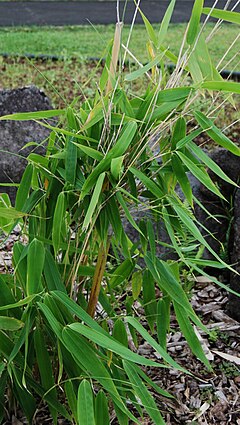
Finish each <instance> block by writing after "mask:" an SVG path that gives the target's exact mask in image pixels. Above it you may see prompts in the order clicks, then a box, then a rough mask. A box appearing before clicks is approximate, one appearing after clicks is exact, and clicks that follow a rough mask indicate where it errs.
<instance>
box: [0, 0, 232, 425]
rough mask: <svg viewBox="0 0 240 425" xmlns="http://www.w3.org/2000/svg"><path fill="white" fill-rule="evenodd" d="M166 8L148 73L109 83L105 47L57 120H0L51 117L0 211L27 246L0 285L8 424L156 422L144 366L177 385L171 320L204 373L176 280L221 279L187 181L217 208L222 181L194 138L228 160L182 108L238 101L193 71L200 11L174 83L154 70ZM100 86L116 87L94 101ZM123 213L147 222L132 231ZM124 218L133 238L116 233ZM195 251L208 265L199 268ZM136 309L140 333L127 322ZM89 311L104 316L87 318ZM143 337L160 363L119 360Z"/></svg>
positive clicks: (17, 249) (224, 141) (198, 8)
mask: <svg viewBox="0 0 240 425" xmlns="http://www.w3.org/2000/svg"><path fill="white" fill-rule="evenodd" d="M174 3H175V2H174V0H173V1H172V2H171V3H170V5H169V7H168V9H167V12H166V15H165V17H164V19H163V21H162V24H161V26H160V30H159V32H158V33H157V32H156V31H155V29H154V28H153V27H152V26H151V24H150V23H149V22H148V20H147V19H146V18H145V17H144V15H143V14H142V17H143V21H144V24H145V26H146V31H147V34H148V36H149V43H148V47H147V51H148V54H149V63H148V64H147V65H146V66H144V67H141V66H140V68H139V69H138V70H135V71H133V72H131V73H130V74H129V75H127V77H126V76H125V77H124V75H123V71H122V66H120V67H119V69H118V70H117V71H116V75H110V73H109V66H110V64H111V55H112V49H113V51H115V52H116V46H113V47H112V43H110V44H109V51H108V55H107V58H108V59H107V61H106V65H105V68H104V70H103V74H102V77H101V79H100V85H99V86H98V90H97V91H96V93H95V95H94V96H93V97H91V96H90V98H88V99H85V100H84V101H82V103H81V104H80V105H79V104H78V102H77V100H76V102H74V104H73V105H71V106H70V107H67V108H66V109H65V110H53V111H47V112H46V111H43V112H37V113H36V112H33V113H27V115H26V114H14V115H12V116H5V117H1V119H2V120H3V119H13V120H16V119H18V120H25V119H34V120H38V121H39V120H41V119H46V118H49V117H53V116H57V115H58V116H59V117H61V118H60V119H59V122H58V124H56V125H55V127H54V126H53V125H49V124H48V123H46V122H42V121H41V122H42V124H43V125H44V126H47V127H48V128H50V130H51V134H50V136H49V140H48V147H47V152H46V155H45V156H40V155H37V154H31V155H30V156H29V157H28V165H27V167H26V170H25V173H24V175H23V177H22V180H21V183H20V185H19V187H18V192H17V197H16V203H15V207H12V206H11V204H10V201H9V198H8V197H7V195H5V194H3V195H1V199H0V227H1V229H2V230H3V232H4V233H5V234H8V232H10V231H11V229H13V227H14V226H15V225H16V224H17V223H18V225H19V226H20V228H21V232H22V233H24V234H25V235H26V236H27V241H26V243H25V244H22V243H21V242H16V243H15V245H14V249H13V266H14V276H11V275H10V276H8V275H3V276H2V278H1V279H0V294H1V297H0V374H1V383H0V402H1V403H2V400H4V394H5V392H6V388H8V393H11V397H9V399H8V403H9V406H8V410H9V412H10V411H11V410H12V406H11V404H10V403H11V400H12V398H13V399H14V401H15V403H16V404H19V405H20V406H21V409H22V410H23V412H24V414H25V415H26V417H27V419H28V421H29V423H32V420H33V416H34V414H35V410H36V400H38V399H39V398H40V399H42V400H43V401H44V402H45V403H46V404H47V405H48V407H49V412H50V414H51V416H52V419H53V423H55V424H56V423H57V421H58V416H59V415H60V416H62V417H64V418H66V419H69V420H71V421H72V422H73V423H77V424H80V425H81V424H89V425H90V424H91V425H92V424H96V425H102V424H108V423H109V422H110V415H109V411H110V410H109V409H111V412H112V409H113V408H114V412H115V415H116V417H117V420H118V422H119V424H128V423H129V421H130V420H131V421H133V422H134V423H137V424H138V423H140V422H139V417H141V416H143V414H144V411H145V413H147V414H148V416H149V417H150V418H151V420H152V421H153V423H155V424H163V423H164V420H163V417H162V415H161V413H160V410H159V406H158V404H157V401H156V400H155V399H154V397H153V395H152V393H151V390H150V388H152V389H153V390H154V392H157V393H159V394H161V396H164V397H172V396H171V395H170V394H168V393H167V392H166V391H164V390H163V389H161V388H159V387H158V386H157V385H156V384H155V383H154V382H152V381H151V379H150V378H149V377H148V375H147V374H146V373H145V372H143V370H142V369H141V366H144V367H145V368H147V367H162V368H169V367H171V368H176V369H178V370H181V371H184V372H186V373H187V371H186V370H184V369H183V368H182V367H181V366H180V365H178V363H177V361H176V360H174V359H172V358H171V356H170V355H169V354H168V352H167V343H166V341H167V333H168V331H169V326H170V313H171V312H173V311H174V313H175V316H176V319H177V321H178V323H179V327H180V329H181V331H182V333H183V335H184V337H185V338H186V340H187V342H188V344H189V347H190V348H191V350H192V352H193V353H194V354H195V355H196V356H197V357H198V358H199V360H200V361H201V362H202V363H203V364H204V365H205V367H206V368H208V369H209V370H210V369H211V365H210V363H209V361H208V360H207V359H206V357H205V354H204V352H203V349H202V347H201V343H200V342H199V340H198V338H197V335H196V334H195V332H194V327H193V324H194V325H196V326H198V327H200V328H201V329H202V330H203V331H205V332H206V333H207V332H208V331H207V329H206V327H205V326H204V325H203V324H202V323H201V321H200V319H199V318H198V316H197V315H196V313H195V312H194V310H193V308H192V306H191V304H190V302H189V297H188V294H187V293H186V285H184V273H185V274H186V270H188V272H189V273H190V272H192V271H193V270H197V271H198V272H200V273H201V272H202V273H203V274H204V275H206V272H205V271H204V270H202V268H204V266H206V265H208V266H212V267H213V266H214V267H215V266H216V265H217V266H218V267H220V268H222V267H228V268H229V269H231V267H230V266H227V265H226V264H225V263H224V261H223V260H222V259H221V258H219V256H218V254H217V253H214V251H213V250H212V249H211V247H210V246H209V244H208V243H207V242H206V239H205V238H204V237H203V236H202V234H201V232H200V230H199V228H198V223H197V222H196V219H195V217H194V203H195V202H197V201H196V200H195V199H194V196H193V194H192V191H191V186H190V183H189V180H188V176H189V174H188V173H189V172H191V173H192V174H193V175H194V176H195V177H196V178H197V179H198V180H199V181H200V182H201V183H202V184H204V185H205V186H206V187H207V188H208V189H209V190H211V191H212V192H213V193H214V194H216V195H218V196H220V197H222V195H221V193H220V191H219V189H218V187H217V186H216V185H215V183H214V182H213V181H212V180H211V179H210V177H209V176H208V174H207V171H206V168H207V167H208V168H210V169H211V170H212V171H213V172H214V173H216V174H217V175H218V176H220V177H221V178H223V179H224V180H226V181H227V182H228V183H229V182H230V183H232V182H231V181H230V180H229V178H228V177H227V176H226V175H225V174H224V173H223V171H222V170H221V169H220V168H219V167H218V166H217V165H216V164H215V163H214V162H213V161H212V160H210V159H209V158H208V157H207V155H206V154H205V153H204V152H202V151H201V149H200V148H199V147H197V146H196V145H195V143H194V139H195V138H196V137H197V136H199V135H200V134H201V133H206V134H207V135H208V136H209V137H210V138H212V140H214V141H215V142H216V143H218V144H220V145H221V146H224V147H225V148H227V149H229V150H230V151H231V152H232V153H234V154H236V155H239V148H238V147H237V146H235V145H234V143H233V142H232V141H231V140H230V139H229V138H227V137H226V136H225V135H224V134H223V133H222V132H221V130H220V129H218V128H217V127H216V125H215V124H214V121H213V120H212V119H210V118H209V117H208V115H209V114H203V113H202V112H200V111H196V112H195V118H196V121H197V129H192V126H191V127H189V126H188V122H189V120H191V118H192V108H193V109H194V106H192V104H193V105H195V102H197V100H196V99H197V98H198V97H200V96H203V95H204V90H205V89H206V90H209V91H212V90H217V91H218V90H224V91H226V92H232V93H239V85H237V84H236V83H222V82H221V86H219V78H220V77H219V74H218V72H217V70H216V68H215V65H213V64H212V63H211V61H210V62H209V64H208V69H207V70H206V69H205V66H203V62H202V59H203V57H204V56H206V55H208V47H207V42H206V40H205V39H204V38H203V37H202V36H201V37H199V35H200V24H199V22H200V17H201V14H202V1H196V2H195V5H194V9H193V13H192V17H191V21H190V23H189V29H188V33H187V45H186V50H187V52H188V55H185V54H184V49H183V51H182V52H181V54H182V55H183V57H182V59H183V60H181V57H180V58H179V60H178V66H177V68H176V69H175V71H174V72H173V74H172V75H168V74H166V73H165V70H164V66H163V59H164V58H165V57H167V58H169V57H171V58H174V55H173V54H172V53H171V52H170V51H169V50H168V49H165V48H164V46H163V45H162V43H163V42H164V39H165V38H166V35H167V32H168V29H169V21H170V18H171V15H172V11H173V6H174ZM234 16H235V15H234ZM234 19H235V18H234ZM198 41H199V44H198ZM119 57H120V58H121V57H122V56H121V55H119ZM186 58H187V59H186ZM120 65H121V64H120ZM158 65H159V66H160V67H158ZM186 77H187V78H186ZM143 78H144V79H145V78H147V79H148V87H147V89H146V92H145V93H144V94H143V96H141V97H139V96H136V95H135V94H134V93H133V92H132V90H130V88H131V84H132V81H133V80H135V79H137V80H138V79H139V80H140V81H142V79H143ZM109 81H110V82H111V84H113V89H112V90H110V91H109V90H107V92H105V87H109V84H108V82H109ZM225 99H226V98H225ZM195 109H196V108H195ZM209 112H211V111H209ZM159 159H160V160H159ZM178 184H179V185H180V186H181V188H182V192H183V195H184V197H185V199H184V200H183V199H182V197H181V196H180V195H179V192H177V191H176V187H177V185H178ZM134 210H140V211H143V212H144V211H147V210H148V212H147V213H146V215H145V216H144V217H143V219H142V220H141V221H140V222H135V219H134ZM123 217H124V219H125V222H126V221H127V222H128V224H129V225H130V226H131V227H132V228H133V229H134V232H135V237H133V238H132V237H131V235H130V234H127V233H126V229H125V226H124V221H123V220H122V218H123ZM159 224H163V225H164V226H165V229H166V231H167V232H168V234H169V238H170V243H169V244H166V243H164V242H162V241H161V234H160V233H159V231H158V225H159ZM162 244H163V245H167V246H168V248H171V249H172V250H173V251H174V254H175V260H174V261H169V260H166V258H164V257H163V256H162V257H161V255H160V254H159V247H160V246H161V245H162ZM204 248H207V249H208V250H209V251H210V252H211V253H212V254H213V255H214V256H215V261H210V260H209V261H205V260H202V259H201V258H199V257H200V254H201V251H202V250H203V249H204ZM183 266H184V269H183ZM182 270H184V272H182ZM231 270H232V269H231ZM137 303H138V304H140V305H142V307H143V309H144V313H145V317H146V320H147V323H148V325H149V330H150V332H149V330H148V329H145V328H144V327H143V326H142V324H141V320H140V319H139V318H136V317H135V309H136V305H137ZM97 306H99V307H100V306H101V309H102V313H103V316H101V315H98V314H96V309H97ZM102 317H104V320H103V319H102ZM108 319H111V321H109V320H108ZM111 324H113V330H112V331H111V329H110V325H111ZM140 337H141V338H143V339H144V340H145V341H146V342H147V343H148V344H149V346H150V347H152V349H154V350H155V351H156V352H157V353H158V354H159V356H160V358H161V360H156V361H153V360H152V359H149V358H147V357H144V356H141V355H139V354H138V353H136V352H134V351H133V350H131V349H130V347H131V345H130V344H129V341H131V342H132V343H134V344H135V345H136V346H137V344H138V340H139V338H140ZM157 340H158V342H157ZM63 399H64V400H65V403H62V400H63ZM130 403H131V404H130ZM129 406H131V407H129ZM0 417H1V420H3V418H4V411H3V409H1V410H0Z"/></svg>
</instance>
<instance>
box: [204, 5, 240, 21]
mask: <svg viewBox="0 0 240 425" xmlns="http://www.w3.org/2000/svg"><path fill="white" fill-rule="evenodd" d="M202 13H204V14H205V15H210V16H212V17H213V18H217V19H222V20H224V21H227V22H232V23H233V24H240V13H239V12H231V11H230V10H221V9H215V8H214V9H211V8H210V7H204V8H203V10H202Z"/></svg>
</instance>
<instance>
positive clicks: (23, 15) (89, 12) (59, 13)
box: [0, 0, 240, 26]
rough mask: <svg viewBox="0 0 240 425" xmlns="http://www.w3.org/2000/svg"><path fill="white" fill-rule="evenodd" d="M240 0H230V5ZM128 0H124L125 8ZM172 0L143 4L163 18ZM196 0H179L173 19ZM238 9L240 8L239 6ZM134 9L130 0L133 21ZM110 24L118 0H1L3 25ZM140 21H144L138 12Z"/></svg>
mask: <svg viewBox="0 0 240 425" xmlns="http://www.w3.org/2000/svg"><path fill="white" fill-rule="evenodd" d="M236 1H237V0H232V1H231V2H230V6H229V9H230V8H231V7H233V6H234V4H236ZM124 3H125V2H121V3H120V7H121V10H122V9H123V6H124ZM213 3H214V1H213V0H205V3H204V4H205V6H212V5H213ZM168 4H169V0H155V1H151V0H142V2H141V8H142V10H143V12H144V14H145V15H146V16H147V17H148V19H149V20H150V21H151V22H152V23H154V22H160V21H161V19H162V17H163V15H164V12H165V10H166V8H167V6H168ZM225 4H226V0H219V2H218V8H223V7H224V5H225ZM192 5H193V0H177V2H176V7H175V11H174V14H173V17H172V22H175V23H177V22H186V21H187V20H188V19H189V17H190V14H191V9H192ZM235 10H236V11H240V6H238V7H237V8H236V9H235ZM133 13H134V3H133V1H129V2H128V4H127V8H126V15H125V19H124V22H125V23H130V22H131V19H132V16H133ZM89 22H91V23H93V24H110V23H115V22H116V2H114V1H111V2H110V1H106V2H105V1H62V2H60V1H32V2H31V1H23V2H19V1H18V2H14V1H13V2H12V1H11V2H0V26H20V25H60V26H63V25H84V24H89ZM137 22H138V23H141V22H142V20H141V16H140V15H139V14H138V17H137Z"/></svg>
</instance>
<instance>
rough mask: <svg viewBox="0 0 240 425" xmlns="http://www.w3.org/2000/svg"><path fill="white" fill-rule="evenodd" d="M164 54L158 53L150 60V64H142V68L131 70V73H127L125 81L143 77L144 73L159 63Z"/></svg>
mask: <svg viewBox="0 0 240 425" xmlns="http://www.w3.org/2000/svg"><path fill="white" fill-rule="evenodd" d="M163 56H164V54H163V53H162V54H161V55H157V56H156V57H155V58H154V59H153V60H152V61H150V62H149V63H148V64H146V65H144V66H142V67H141V68H139V69H137V70H136V71H133V72H131V74H127V75H126V77H125V81H134V80H136V79H137V78H140V77H142V76H143V75H144V74H146V73H147V72H148V71H149V70H150V69H152V68H153V67H154V66H156V65H158V64H159V62H160V61H161V60H162V58H163Z"/></svg>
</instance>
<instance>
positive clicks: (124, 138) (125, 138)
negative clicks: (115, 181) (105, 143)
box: [108, 121, 137, 160]
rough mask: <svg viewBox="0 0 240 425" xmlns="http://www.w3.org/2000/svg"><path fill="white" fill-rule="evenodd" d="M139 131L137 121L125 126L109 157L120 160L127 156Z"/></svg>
mask: <svg viewBox="0 0 240 425" xmlns="http://www.w3.org/2000/svg"><path fill="white" fill-rule="evenodd" d="M136 131H137V123H136V122H135V121H130V122H129V123H127V124H126V125H125V127H124V128H123V131H122V133H121V136H120V137H119V139H118V140H117V142H116V144H115V146H113V148H112V149H111V150H110V151H109V154H108V156H109V157H110V158H111V160H112V159H113V158H118V157H120V156H122V155H124V154H125V152H126V150H127V149H128V147H129V145H130V143H131V142H132V140H133V138H134V136H135V134H136Z"/></svg>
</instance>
